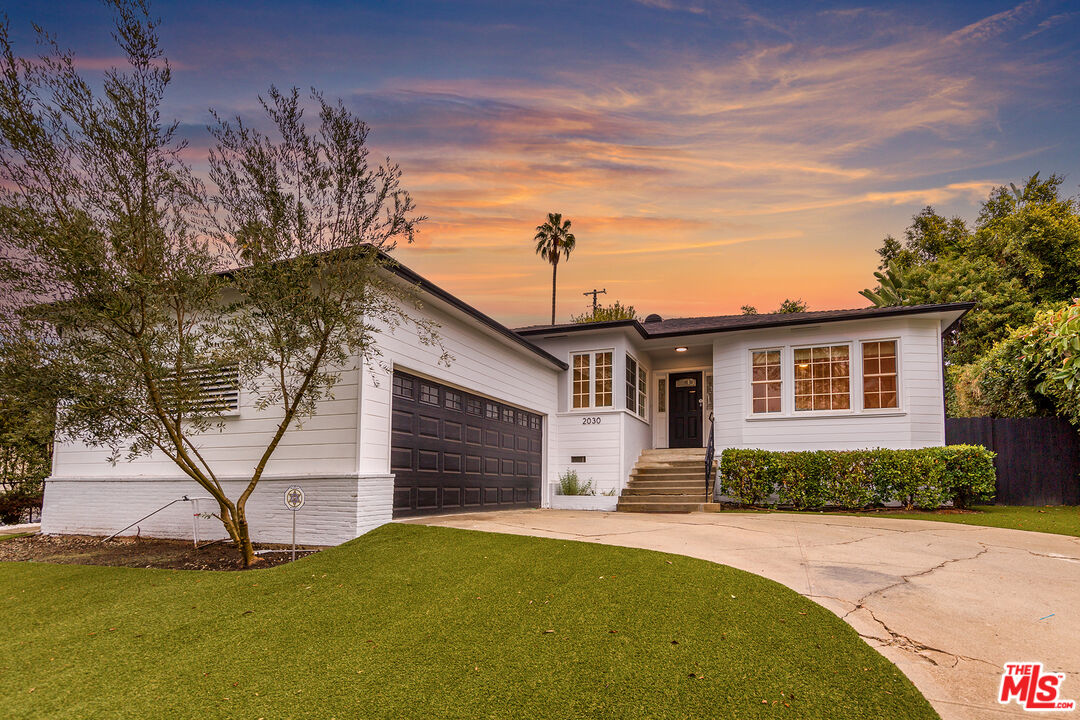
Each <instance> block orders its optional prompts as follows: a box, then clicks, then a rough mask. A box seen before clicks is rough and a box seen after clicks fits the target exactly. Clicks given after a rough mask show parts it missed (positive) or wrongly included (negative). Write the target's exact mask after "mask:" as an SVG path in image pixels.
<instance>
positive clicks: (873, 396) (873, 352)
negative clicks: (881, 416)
mask: <svg viewBox="0 0 1080 720" xmlns="http://www.w3.org/2000/svg"><path fill="white" fill-rule="evenodd" d="M862 357H863V408H865V409H867V410H878V409H881V408H896V407H899V400H898V397H897V391H896V341H895V340H878V341H875V342H864V343H863V344H862Z"/></svg>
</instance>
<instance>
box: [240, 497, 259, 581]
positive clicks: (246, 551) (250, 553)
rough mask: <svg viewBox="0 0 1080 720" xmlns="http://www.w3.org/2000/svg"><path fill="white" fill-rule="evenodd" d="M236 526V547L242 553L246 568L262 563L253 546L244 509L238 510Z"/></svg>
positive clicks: (242, 560)
mask: <svg viewBox="0 0 1080 720" xmlns="http://www.w3.org/2000/svg"><path fill="white" fill-rule="evenodd" d="M234 521H235V524H236V547H237V549H238V550H239V551H240V556H241V562H242V563H243V566H244V567H245V568H249V567H251V566H252V565H254V564H255V563H257V562H261V561H262V558H260V557H259V556H258V555H256V554H255V547H254V546H253V545H252V544H251V534H250V532H249V531H248V521H247V515H246V514H245V513H244V508H242V507H239V506H238V507H237V508H236V516H235V518H234Z"/></svg>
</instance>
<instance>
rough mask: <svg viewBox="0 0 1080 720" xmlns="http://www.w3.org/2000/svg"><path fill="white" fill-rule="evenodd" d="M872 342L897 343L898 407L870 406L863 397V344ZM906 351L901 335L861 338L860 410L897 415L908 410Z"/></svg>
mask: <svg viewBox="0 0 1080 720" xmlns="http://www.w3.org/2000/svg"><path fill="white" fill-rule="evenodd" d="M872 342H894V343H896V407H894V408H868V407H866V400H865V399H864V398H863V370H864V367H863V345H865V344H866V343H872ZM903 375H904V353H903V347H902V344H901V340H900V338H899V337H882V338H866V339H860V340H859V410H860V412H862V413H865V414H867V415H896V414H903V413H905V412H907V411H906V409H905V407H904V392H903V387H904V380H903Z"/></svg>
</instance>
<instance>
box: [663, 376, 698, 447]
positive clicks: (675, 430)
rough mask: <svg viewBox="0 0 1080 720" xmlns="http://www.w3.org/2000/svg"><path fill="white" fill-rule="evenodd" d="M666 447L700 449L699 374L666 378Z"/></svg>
mask: <svg viewBox="0 0 1080 720" xmlns="http://www.w3.org/2000/svg"><path fill="white" fill-rule="evenodd" d="M668 386H669V387H670V390H669V391H668V392H669V393H670V398H669V401H668V406H669V410H668V447H673V448H699V447H701V407H702V404H703V402H702V398H703V397H704V395H702V393H703V392H704V388H703V387H702V386H701V373H700V372H689V373H674V374H672V375H671V376H669V377H668Z"/></svg>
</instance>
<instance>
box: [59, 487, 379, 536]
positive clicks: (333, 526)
mask: <svg viewBox="0 0 1080 720" xmlns="http://www.w3.org/2000/svg"><path fill="white" fill-rule="evenodd" d="M292 484H298V485H300V486H301V487H303V488H304V493H305V496H306V502H305V505H304V508H303V509H302V510H300V511H299V512H298V513H297V516H296V520H297V523H296V534H297V541H298V542H300V543H310V544H313V545H336V544H339V543H342V542H345V541H347V540H351V539H352V538H354V537H356V536H357V535H359V534H362V533H364V532H367V531H368V530H371V529H372V528H374V527H378V526H379V525H382V524H383V523H386V522H389V521H390V517H391V513H390V502H391V498H392V494H393V477H392V476H390V475H378V476H361V477H357V476H356V475H347V476H336V477H301V478H268V479H264V480H263V481H262V482H260V483H259V485H258V487H257V488H256V490H255V492H254V493H253V494H252V496H251V498H250V499H249V500H248V504H247V509H248V517H249V519H250V523H251V528H252V536H253V539H254V540H255V541H256V542H268V543H288V542H290V541H291V539H292V513H291V512H290V511H288V510H286V509H285V506H284V504H283V501H282V494H283V493H284V491H285V489H286V488H287V487H289V486H290V485H292ZM223 485H224V487H225V491H226V493H228V495H229V497H233V498H235V497H237V496H239V494H240V492H241V491H242V488H243V483H242V481H239V480H235V481H225V482H223ZM184 495H187V496H189V497H207V493H206V491H204V490H203V489H202V488H200V487H199V486H198V485H196V484H195V483H194V482H192V481H191V480H187V479H181V478H123V479H114V478H62V479H61V478H57V479H51V480H49V481H48V482H47V483H46V486H45V507H44V510H43V512H42V527H41V529H42V532H45V533H81V534H90V535H109V534H112V533H113V532H116V531H117V530H119V529H120V528H122V527H124V526H125V525H127V524H128V523H131V522H134V521H135V520H138V519H139V518H140V517H142V516H143V515H146V514H148V513H150V512H152V511H154V510H155V509H157V508H159V507H161V506H162V505H164V504H165V503H167V502H169V501H171V500H175V499H177V498H180V497H182V496H184ZM199 509H200V511H202V512H213V511H216V509H217V506H216V503H214V502H213V501H212V500H204V501H200V503H199ZM193 511H194V507H193V504H192V503H189V502H179V503H176V504H174V505H172V506H171V507H169V508H167V509H166V510H163V511H162V512H160V513H158V514H156V515H154V516H153V517H152V518H149V519H147V520H145V521H142V522H141V523H139V525H137V526H136V527H133V528H132V529H131V530H129V531H127V532H125V533H124V534H125V535H135V534H141V535H144V536H147V537H171V538H190V537H191V535H192V513H193ZM199 534H200V537H201V538H202V539H217V538H222V537H225V531H224V528H222V526H221V523H220V522H219V521H218V520H217V519H216V518H211V519H201V520H200V521H199Z"/></svg>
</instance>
